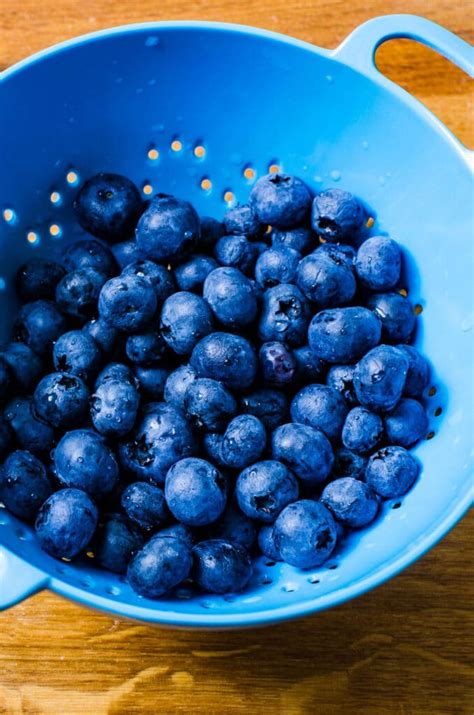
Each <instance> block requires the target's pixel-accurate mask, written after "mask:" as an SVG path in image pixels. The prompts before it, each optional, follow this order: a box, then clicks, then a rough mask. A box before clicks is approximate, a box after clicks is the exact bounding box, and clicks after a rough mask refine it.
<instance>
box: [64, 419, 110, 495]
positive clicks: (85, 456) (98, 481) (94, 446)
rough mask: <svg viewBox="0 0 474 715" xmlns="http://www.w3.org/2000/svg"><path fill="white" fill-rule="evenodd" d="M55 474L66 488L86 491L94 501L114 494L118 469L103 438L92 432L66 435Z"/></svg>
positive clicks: (83, 431)
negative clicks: (112, 492)
mask: <svg viewBox="0 0 474 715" xmlns="http://www.w3.org/2000/svg"><path fill="white" fill-rule="evenodd" d="M53 459H54V470H55V474H56V478H57V480H58V482H59V483H60V484H61V486H63V487H72V488H75V489H82V491H84V492H86V493H87V494H89V495H90V496H91V497H97V498H101V497H104V496H105V495H106V494H110V492H111V491H112V489H113V488H114V486H115V484H116V482H117V478H118V467H117V462H116V461H115V457H114V455H113V454H112V451H111V450H110V449H109V447H107V445H106V443H105V441H104V439H103V437H102V436H101V435H98V434H97V433H96V432H93V431H92V430H88V429H78V430H73V431H72V432H66V433H65V434H64V436H63V437H62V438H61V439H60V441H59V442H58V444H57V446H56V449H55V450H54V458H53Z"/></svg>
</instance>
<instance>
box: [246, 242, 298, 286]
mask: <svg viewBox="0 0 474 715" xmlns="http://www.w3.org/2000/svg"><path fill="white" fill-rule="evenodd" d="M300 260H301V254H300V253H298V252H297V251H294V250H293V249H292V248H284V247H282V248H268V249H267V250H266V251H264V252H263V253H262V254H261V255H260V256H259V257H258V259H257V263H256V264H255V278H256V280H257V282H258V283H260V285H261V286H262V287H263V288H265V290H266V289H267V288H273V286H276V285H278V283H293V282H294V281H295V279H296V269H297V268H298V263H299V261H300Z"/></svg>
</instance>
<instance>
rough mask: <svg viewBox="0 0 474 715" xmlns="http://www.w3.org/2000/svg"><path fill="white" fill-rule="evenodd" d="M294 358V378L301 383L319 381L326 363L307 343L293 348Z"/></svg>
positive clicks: (324, 370)
mask: <svg viewBox="0 0 474 715" xmlns="http://www.w3.org/2000/svg"><path fill="white" fill-rule="evenodd" d="M293 357H294V358H295V360H296V379H297V381H298V382H299V383H300V384H301V383H308V382H320V381H321V378H322V377H323V376H324V374H325V372H326V367H327V366H326V363H325V362H324V361H323V360H321V358H319V357H318V356H317V355H316V354H315V353H314V351H313V350H311V348H310V347H309V345H302V346H301V347H299V348H295V349H294V350H293Z"/></svg>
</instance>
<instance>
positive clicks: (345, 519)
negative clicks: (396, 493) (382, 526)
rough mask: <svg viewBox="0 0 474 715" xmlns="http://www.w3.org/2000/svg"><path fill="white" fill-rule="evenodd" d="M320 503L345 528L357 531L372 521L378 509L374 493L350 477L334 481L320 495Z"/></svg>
mask: <svg viewBox="0 0 474 715" xmlns="http://www.w3.org/2000/svg"><path fill="white" fill-rule="evenodd" d="M321 501H322V503H323V504H324V505H325V506H327V508H328V509H329V510H330V511H331V512H332V514H333V516H334V517H335V518H336V519H337V520H338V521H340V522H341V523H342V524H344V525H345V526H348V527H350V528H351V529H358V528H360V527H361V526H367V524H370V522H371V521H373V520H374V519H375V517H376V515H377V512H378V509H379V502H378V499H377V497H376V495H375V492H374V491H373V490H372V489H371V488H370V487H369V486H368V485H367V484H365V483H364V482H361V481H359V480H358V479H353V478H352V477H345V478H343V479H336V480H335V481H334V482H331V483H330V484H328V485H327V486H326V487H325V488H324V490H323V493H322V494H321Z"/></svg>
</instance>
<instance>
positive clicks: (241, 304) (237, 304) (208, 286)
mask: <svg viewBox="0 0 474 715" xmlns="http://www.w3.org/2000/svg"><path fill="white" fill-rule="evenodd" d="M203 297H204V300H206V301H207V302H208V304H209V305H210V306H211V309H212V312H213V313H214V315H215V316H216V318H217V320H218V321H219V322H220V323H221V324H222V325H224V326H225V327H227V328H241V327H243V326H244V325H249V324H250V323H253V321H254V320H255V318H256V316H257V298H256V295H255V291H254V289H253V287H252V284H251V282H250V281H249V279H248V278H246V277H245V276H244V274H243V273H242V272H241V271H239V270H238V269H237V268H229V267H224V268H216V270H214V271H212V273H210V274H209V275H208V276H207V278H206V280H205V281H204V288H203Z"/></svg>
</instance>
